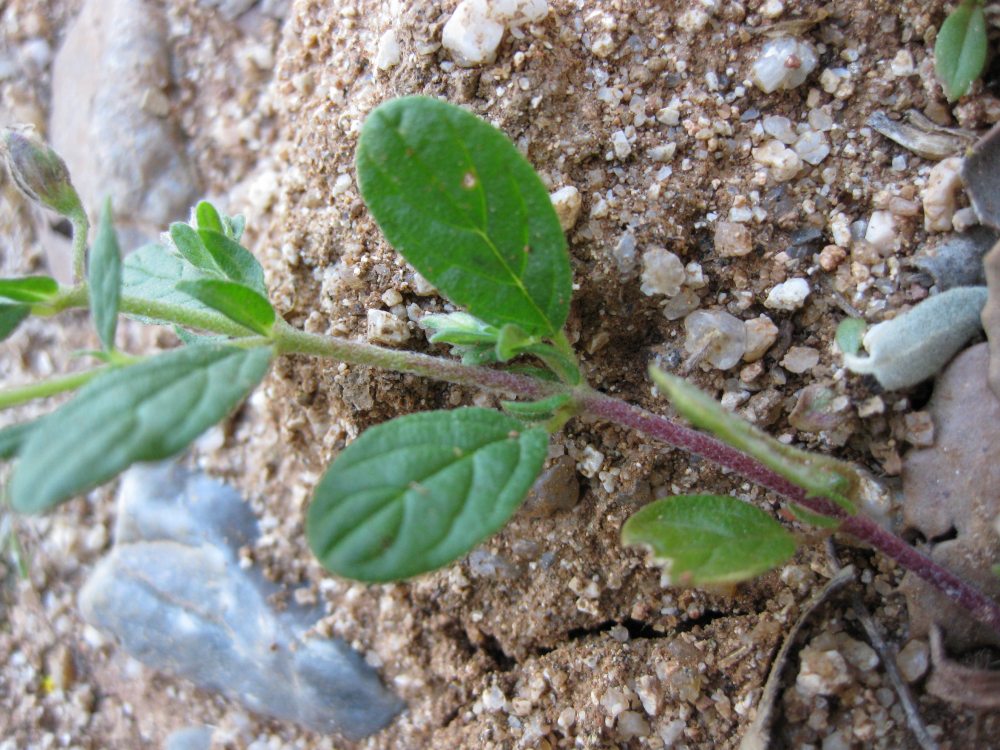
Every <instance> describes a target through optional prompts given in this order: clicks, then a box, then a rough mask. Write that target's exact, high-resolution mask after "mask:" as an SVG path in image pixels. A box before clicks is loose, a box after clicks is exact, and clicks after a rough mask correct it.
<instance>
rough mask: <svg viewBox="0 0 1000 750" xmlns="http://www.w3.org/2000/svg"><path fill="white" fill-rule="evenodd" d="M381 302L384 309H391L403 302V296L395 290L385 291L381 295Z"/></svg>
mask: <svg viewBox="0 0 1000 750" xmlns="http://www.w3.org/2000/svg"><path fill="white" fill-rule="evenodd" d="M382 301H383V302H384V303H385V306H386V307H393V306H394V305H398V304H399V303H400V302H402V301H403V295H401V294H400V293H399V292H398V291H396V290H395V289H387V290H386V291H385V292H383V293H382Z"/></svg>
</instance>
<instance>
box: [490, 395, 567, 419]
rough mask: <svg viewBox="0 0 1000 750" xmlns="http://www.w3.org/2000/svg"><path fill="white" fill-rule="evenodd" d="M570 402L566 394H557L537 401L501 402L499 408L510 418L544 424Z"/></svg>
mask: <svg viewBox="0 0 1000 750" xmlns="http://www.w3.org/2000/svg"><path fill="white" fill-rule="evenodd" d="M570 401H572V398H571V397H570V395H569V394H568V393H557V394H556V395H555V396H549V397H548V398H543V399H539V400H538V401H501V402H500V406H502V407H503V410H504V411H505V412H507V413H508V414H510V415H511V416H513V417H517V418H518V419H521V420H524V421H525V422H544V421H546V420H548V419H552V417H554V416H555V415H556V412H558V411H559V410H560V409H562V408H563V407H564V406H566V404H568V403H569V402H570Z"/></svg>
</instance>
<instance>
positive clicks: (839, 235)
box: [827, 211, 851, 247]
mask: <svg viewBox="0 0 1000 750" xmlns="http://www.w3.org/2000/svg"><path fill="white" fill-rule="evenodd" d="M827 226H828V227H829V228H830V236H831V237H833V243H834V244H835V245H839V246H840V247H850V245H851V219H850V217H849V216H847V214H845V213H843V212H841V211H837V212H836V213H835V214H833V215H832V216H831V217H830V221H829V223H828V224H827Z"/></svg>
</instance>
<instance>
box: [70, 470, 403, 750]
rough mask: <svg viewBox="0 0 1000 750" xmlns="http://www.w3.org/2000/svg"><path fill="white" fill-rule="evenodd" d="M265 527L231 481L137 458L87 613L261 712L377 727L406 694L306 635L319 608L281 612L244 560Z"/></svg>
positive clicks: (179, 671) (129, 642)
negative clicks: (395, 692) (387, 687)
mask: <svg viewBox="0 0 1000 750" xmlns="http://www.w3.org/2000/svg"><path fill="white" fill-rule="evenodd" d="M256 536H257V528H256V522H255V520H254V518H253V515H252V513H251V512H250V510H249V508H248V507H247V505H246V504H245V503H244V502H243V500H242V499H241V498H240V496H239V495H238V494H237V493H236V491H235V490H233V489H232V488H230V487H228V486H226V485H224V484H221V483H219V482H216V481H214V480H212V479H210V478H208V477H207V476H205V475H203V474H199V473H191V472H188V471H187V470H185V469H183V468H181V467H179V466H176V465H172V464H156V465H145V466H136V467H133V468H132V469H130V470H129V471H128V472H127V473H126V474H125V475H124V477H123V479H122V485H121V490H120V494H119V499H118V523H117V527H116V530H115V539H116V541H115V546H114V548H113V549H112V551H111V553H110V554H109V555H108V556H107V557H105V558H104V559H103V560H102V561H101V562H100V563H99V564H98V566H97V568H96V569H95V570H94V572H93V574H92V575H91V577H90V579H89V580H88V581H87V583H86V585H85V586H84V588H83V590H82V591H81V594H80V609H81V611H82V612H83V616H84V618H85V619H86V620H87V621H88V622H89V623H91V624H92V625H94V626H95V627H97V628H100V629H102V630H105V631H109V632H111V633H113V634H114V635H115V636H116V637H117V638H118V639H119V640H120V641H121V643H122V646H123V647H124V649H125V650H126V651H127V652H128V653H130V654H131V655H132V656H134V657H135V658H136V659H138V660H139V661H141V662H143V663H144V664H146V665H148V666H150V667H152V668H154V669H158V670H163V671H166V672H169V673H171V674H174V675H178V676H180V677H184V678H186V679H189V680H191V681H192V682H194V683H195V684H197V685H198V686H199V687H202V688H205V689H208V690H216V691H219V692H221V693H224V694H225V695H227V696H229V697H230V698H233V699H234V700H237V701H239V702H240V703H242V704H243V705H244V706H246V707H247V708H249V709H250V710H252V711H256V712H258V713H261V714H265V715H267V716H271V717H274V718H277V719H283V720H287V721H292V722H295V723H297V724H299V725H301V726H303V727H306V728H308V729H312V730H314V731H317V732H322V733H329V732H339V733H341V734H343V735H344V736H345V737H348V738H349V739H352V740H356V739H360V738H362V737H365V736H367V735H369V734H372V733H373V732H376V731H378V730H379V729H381V728H382V727H384V726H385V725H386V724H388V723H389V722H390V721H391V720H392V719H393V717H394V716H396V714H398V713H399V711H401V710H402V708H403V704H402V702H401V701H400V700H399V699H398V698H397V697H395V696H394V695H392V694H391V693H389V692H388V691H386V690H385V688H383V687H382V685H381V683H380V681H379V678H378V675H377V674H376V673H375V671H374V670H373V669H372V668H371V667H370V666H368V665H367V664H366V663H365V661H364V659H363V658H362V657H361V655H360V654H358V653H356V652H355V651H353V650H352V649H351V648H350V647H349V646H348V645H347V644H345V643H344V642H343V641H341V640H339V639H333V640H328V639H323V638H319V637H315V636H313V637H306V636H305V631H306V630H308V628H309V627H310V626H311V625H312V624H313V623H314V622H315V620H316V618H317V617H318V615H319V614H320V613H319V611H318V609H304V608H301V607H298V606H295V605H292V606H289V607H288V608H287V609H285V610H284V611H281V612H276V611H275V610H274V609H272V607H271V606H270V604H269V598H270V597H272V596H274V595H275V594H277V593H278V592H279V589H278V587H277V586H276V585H275V584H273V583H271V582H269V581H267V580H265V579H264V577H263V576H262V575H261V574H260V573H259V572H258V571H257V570H255V569H253V568H250V569H246V570H245V569H243V568H242V567H241V566H240V564H239V553H238V550H239V548H240V547H241V546H243V545H246V544H250V543H252V542H253V540H254V539H255V538H256Z"/></svg>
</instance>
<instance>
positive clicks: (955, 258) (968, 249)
mask: <svg viewBox="0 0 1000 750" xmlns="http://www.w3.org/2000/svg"><path fill="white" fill-rule="evenodd" d="M998 238H1000V232H997V231H995V230H993V229H990V228H989V227H984V226H978V227H973V228H972V229H970V230H969V231H968V232H964V233H963V234H951V235H948V236H947V237H945V238H944V240H942V241H941V242H938V243H935V244H933V245H930V246H929V247H924V248H921V249H920V251H919V252H918V253H917V254H916V255H915V256H914V258H913V261H912V263H913V265H914V266H916V267H917V268H919V269H920V270H921V271H923V272H925V273H927V274H929V275H930V277H931V278H932V279H934V283H935V284H937V287H938V290H939V291H942V292H943V291H945V290H947V289H951V288H953V287H956V286H981V285H983V284H985V283H986V274H985V271H984V269H983V256H985V255H986V253H988V252H989V251H990V248H992V247H993V245H994V244H995V243H996V241H997V239H998Z"/></svg>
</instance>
